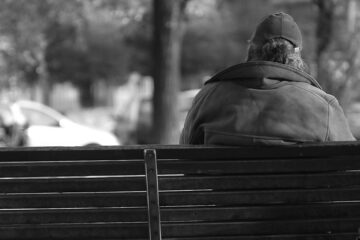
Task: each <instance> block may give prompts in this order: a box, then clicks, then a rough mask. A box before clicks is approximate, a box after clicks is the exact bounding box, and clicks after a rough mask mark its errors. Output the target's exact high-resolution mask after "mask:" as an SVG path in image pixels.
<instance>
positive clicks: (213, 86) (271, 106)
mask: <svg viewBox="0 0 360 240" xmlns="http://www.w3.org/2000/svg"><path fill="white" fill-rule="evenodd" d="M351 140H355V139H354V137H353V135H352V133H351V132H350V128H349V125H348V122H347V119H346V117H345V115H344V112H343V110H342V108H341V107H340V105H339V103H338V101H337V99H336V98H335V97H334V96H332V95H329V94H327V93H325V92H324V91H323V90H322V89H321V87H320V85H319V84H318V82H317V81H316V80H315V79H314V78H312V77H311V76H310V75H309V74H307V73H305V72H303V71H300V70H297V69H295V68H293V67H291V66H288V65H284V64H280V63H274V62H265V61H257V62H255V61H254V62H246V63H242V64H238V65H235V66H232V67H230V68H228V69H225V70H224V71H222V72H220V73H218V74H216V75H215V76H214V77H212V78H211V79H210V80H209V81H207V82H206V83H205V85H204V86H203V88H202V89H201V91H200V92H199V93H198V94H197V95H196V97H195V99H194V101H193V104H192V106H191V108H190V110H189V112H188V114H187V117H186V120H185V124H184V128H183V130H182V133H181V139H180V143H182V144H215V145H244V144H245V145H246V144H291V143H304V142H324V141H351Z"/></svg>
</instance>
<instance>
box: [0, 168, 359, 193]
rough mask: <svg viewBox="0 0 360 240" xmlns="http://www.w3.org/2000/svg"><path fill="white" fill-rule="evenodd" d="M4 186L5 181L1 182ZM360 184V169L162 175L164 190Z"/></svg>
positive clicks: (161, 183)
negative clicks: (212, 174)
mask: <svg viewBox="0 0 360 240" xmlns="http://www.w3.org/2000/svg"><path fill="white" fill-rule="evenodd" d="M0 186H1V182H0ZM349 186H359V187H360V171H359V172H341V173H320V174H314V173H312V174H291V175H290V174H276V175H275V174H273V175H240V176H227V175H225V176H211V177H205V176H202V177H187V176H185V177H184V176H179V177H160V189H161V190H191V189H193V190H196V189H215V190H234V189H235V190H236V189H237V190H242V189H245V190H246V189H293V188H294V189H295V188H299V189H305V188H336V187H349Z"/></svg>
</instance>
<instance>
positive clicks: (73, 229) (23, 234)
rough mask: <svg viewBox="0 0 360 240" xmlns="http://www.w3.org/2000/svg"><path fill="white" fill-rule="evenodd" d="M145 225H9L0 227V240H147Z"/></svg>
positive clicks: (146, 227)
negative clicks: (115, 239)
mask: <svg viewBox="0 0 360 240" xmlns="http://www.w3.org/2000/svg"><path fill="white" fill-rule="evenodd" d="M148 236H149V234H148V226H147V223H146V222H144V223H92V224H42V225H30V224H29V225H9V226H1V227H0V238H1V239H29V240H30V239H31V240H33V239H54V238H57V239H72V240H73V239H79V240H81V239H83V240H88V239H94V238H95V239H107V238H119V239H137V240H139V239H144V240H145V239H148Z"/></svg>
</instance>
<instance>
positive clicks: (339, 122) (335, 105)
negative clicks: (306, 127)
mask: <svg viewBox="0 0 360 240" xmlns="http://www.w3.org/2000/svg"><path fill="white" fill-rule="evenodd" d="M328 118H329V124H328V134H327V141H355V140H356V139H355V138H354V136H353V135H352V133H351V131H350V126H349V123H348V120H347V118H346V117H345V114H344V111H343V109H342V108H341V106H340V104H339V102H338V101H337V100H336V98H333V99H332V100H331V101H330V102H329V116H328Z"/></svg>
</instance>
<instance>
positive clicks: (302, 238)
mask: <svg viewBox="0 0 360 240" xmlns="http://www.w3.org/2000/svg"><path fill="white" fill-rule="evenodd" d="M356 237H357V234H355V233H353V232H352V233H334V234H331V235H330V234H296V235H289V234H287V235H257V236H206V237H169V238H163V240H259V239H261V240H329V239H331V240H354V239H356Z"/></svg>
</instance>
